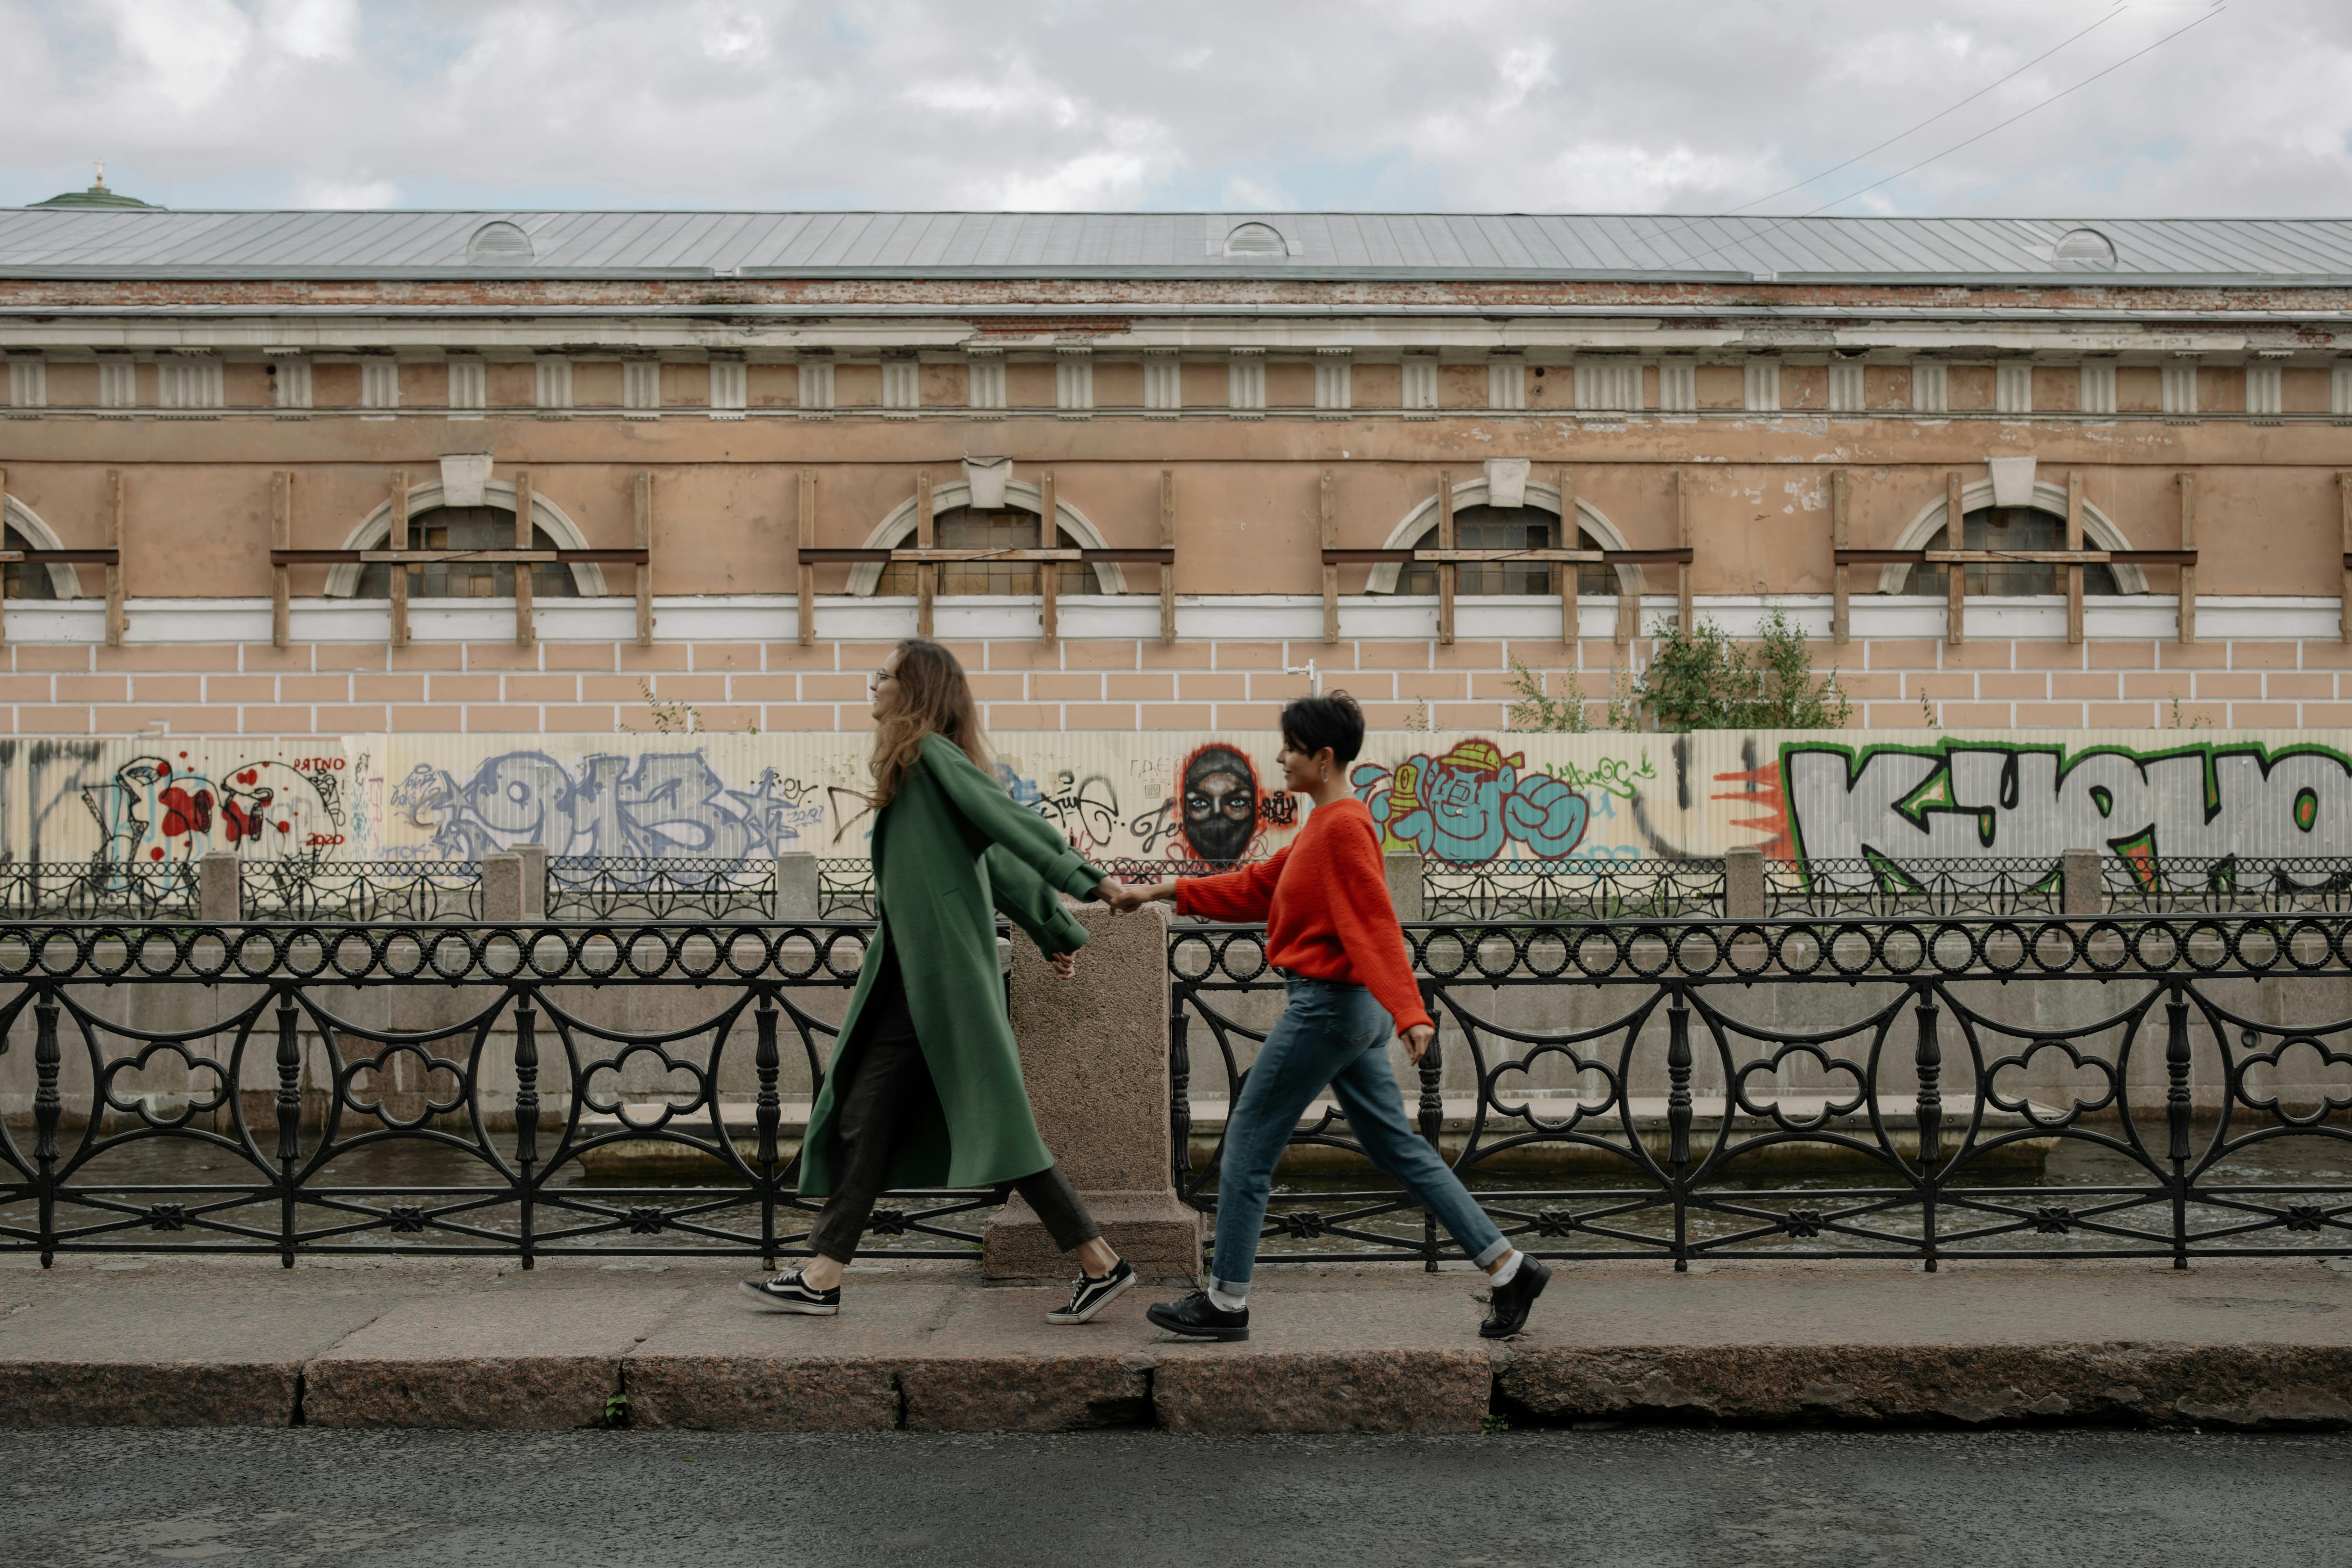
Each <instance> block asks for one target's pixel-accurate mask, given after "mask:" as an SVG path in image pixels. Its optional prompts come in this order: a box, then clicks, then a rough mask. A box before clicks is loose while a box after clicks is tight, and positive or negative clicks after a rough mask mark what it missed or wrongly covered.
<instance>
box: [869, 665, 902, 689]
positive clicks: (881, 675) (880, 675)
mask: <svg viewBox="0 0 2352 1568" xmlns="http://www.w3.org/2000/svg"><path fill="white" fill-rule="evenodd" d="M896 679H898V677H897V676H895V675H893V674H891V673H890V672H889V671H888V670H887V669H877V670H872V671H869V672H868V673H867V675H866V690H868V691H879V690H881V689H882V683H883V682H884V681H886V680H896Z"/></svg>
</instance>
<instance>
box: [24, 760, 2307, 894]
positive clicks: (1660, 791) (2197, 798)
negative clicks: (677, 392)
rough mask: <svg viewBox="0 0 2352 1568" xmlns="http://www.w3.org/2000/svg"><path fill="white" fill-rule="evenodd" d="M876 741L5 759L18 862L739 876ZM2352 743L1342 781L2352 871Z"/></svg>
mask: <svg viewBox="0 0 2352 1568" xmlns="http://www.w3.org/2000/svg"><path fill="white" fill-rule="evenodd" d="M995 744H996V748H997V773H998V776H999V777H1000V778H1001V779H1002V780H1003V783H1004V785H1005V787H1006V789H1007V790H1008V791H1010V792H1011V794H1012V795H1013V797H1014V798H1015V799H1017V800H1019V801H1021V802H1022V803H1023V804H1024V805H1027V806H1029V807H1030V808H1031V809H1032V810H1034V811H1035V812H1037V813H1038V814H1039V815H1040V816H1044V817H1045V819H1046V820H1047V821H1049V822H1051V823H1053V824H1054V826H1055V828H1056V829H1057V830H1058V831H1060V832H1061V833H1062V834H1063V835H1064V836H1065V837H1067V838H1068V839H1069V840H1070V842H1071V843H1073V844H1075V845H1076V846H1078V847H1080V848H1081V849H1082V850H1084V851H1085V852H1086V853H1087V854H1089V855H1092V856H1095V857H1097V858H1135V859H1151V860H1207V861H1218V862H1223V861H1233V860H1239V859H1249V858H1257V857H1261V856H1264V855H1266V854H1269V853H1271V852H1272V851H1273V850H1274V849H1276V848H1277V847H1280V846H1281V845H1282V844H1284V843H1286V842H1287V841H1288V839H1289V838H1290V837H1291V836H1292V835H1293V834H1294V833H1296V832H1297V828H1298V825H1299V823H1300V821H1301V820H1302V818H1303V815H1304V813H1305V811H1306V809H1307V802H1306V801H1305V799H1304V798H1303V797H1299V796H1294V795H1289V794H1287V793H1286V792H1285V791H1284V790H1283V789H1282V788H1281V787H1280V779H1281V773H1280V770H1279V769H1277V768H1276V765H1275V753H1276V751H1277V750H1278V749H1279V742H1278V740H1277V738H1276V737H1274V736H1271V735H1262V734H1240V735H1233V734H1205V733H1191V734H1164V733H1131V732H1062V731H1056V732H1052V733H1020V734H1004V735H1000V736H997V737H995ZM2347 759H2352V734H2347V735H2338V734H2334V733H2327V734H2312V733H2295V732H2291V731H2276V732H2272V731H2227V732H2217V731H2200V732H2199V733H2198V734H2197V736H2196V738H2195V739H2194V740H2191V739H2189V738H2188V737H2187V736H2186V735H2185V734H2184V733H2183V732H2181V731H2114V732H2102V733H2086V734H2083V735H2078V736H2068V737H2065V738H2063V739H2057V740H2046V741H2044V740H2021V739H2019V738H2017V737H2016V736H2015V735H1995V734H1969V733H1958V734H1954V733H1942V732H1937V731H1916V732H1905V731H1895V732H1887V733H1885V734H1883V735H1880V734H1876V733H1874V735H1873V736H1872V738H1871V739H1869V740H1867V741H1864V740H1862V739H1860V738H1859V737H1840V738H1832V737H1828V736H1824V735H1823V734H1822V733H1819V732H1807V733H1802V734H1794V733H1790V734H1780V733H1772V732H1761V731H1759V732H1739V731H1723V732H1715V733H1708V734H1701V735H1619V734H1595V735H1544V734H1517V733H1499V734H1450V733H1438V734H1431V733H1424V732H1412V731H1384V732H1381V733H1378V734H1374V735H1372V736H1370V737H1369V738H1368V741H1367V744H1366V747H1365V752H1364V755H1363V756H1361V757H1360V758H1359V759H1357V761H1356V763H1354V765H1353V766H1352V767H1351V769H1350V770H1349V784H1350V786H1351V787H1352V789H1353V790H1354V793H1355V794H1356V795H1357V796H1358V797H1359V798H1360V799H1361V800H1362V801H1363V802H1364V803H1365V805H1367V806H1369V807H1370V811H1371V814H1372V817H1373V820H1374V821H1376V822H1377V823H1379V824H1380V826H1381V832H1382V834H1383V835H1384V837H1385V839H1386V842H1387V845H1388V847H1390V848H1391V849H1411V850H1417V851H1419V852H1420V853H1421V854H1423V855H1424V856H1428V857H1431V858H1436V859H1441V860H1445V861H1449V862H1454V863H1458V864H1483V863H1486V862H1488V861H1494V860H1560V859H1567V858H1579V857H1581V858H1605V859H1617V860H1631V859H1652V858H1657V859H1679V858H1690V857H1707V856H1716V855H1720V854H1721V853H1722V852H1723V851H1724V850H1725V849H1727V848H1728V847H1733V846H1735V845H1757V846H1759V847H1762V848H1763V849H1764V851H1765V852H1766V853H1767V854H1769V855H1772V856H1776V857H1789V856H1798V855H1801V856H1805V857H1809V858H1836V859H1850V860H1864V859H1878V860H1884V861H1887V862H1892V863H1894V864H1896V865H1901V864H1904V863H1906V862H1909V861H1914V860H1919V859H1926V858H1948V857H1978V856H2000V857H2004V858H2049V859H2053V860H2054V858H2056V857H2057V856H2058V855H2059V854H2061V853H2062V852H2063V851H2064V850H2067V849H2073V848H2092V849H2102V850H2109V851H2112V852H2115V853H2118V854H2124V855H2128V856H2150V855H2161V856H2213V855H2225V854H2233V853H2234V854H2243V855H2261V856H2298V855H2314V856H2347V855H2352V760H2347ZM865 781H866V737H865V736H863V735H859V734H819V735H756V736H755V735H736V734H704V735H676V734H632V735H569V736H553V735H542V736H535V737H533V738H531V739H530V741H529V742H527V743H521V744H518V743H517V742H515V741H513V740H511V739H502V738H499V737H496V736H488V735H357V736H346V737H344V738H342V739H341V740H340V741H332V742H299V743H278V742H268V743H260V744H245V743H239V742H170V741H165V740H157V739H152V738H145V739H138V740H124V741H63V740H60V741H16V742H0V801H4V802H5V809H0V856H5V858H6V859H9V860H12V861H22V860H28V859H38V860H44V861H60V860H65V861H87V860H89V859H91V858H100V859H104V860H108V861H112V862H117V863H130V862H152V861H163V860H176V859H185V858H193V857H195V856H199V855H203V854H206V853H209V852H212V851H215V850H227V851H230V852H232V853H234V854H237V855H241V856H247V857H252V858H270V859H283V858H304V857H314V858H326V859H360V858H412V859H433V860H441V859H448V860H466V859H472V858H475V857H477V856H479V855H481V854H482V853H484V852H486V851H488V850H495V849H502V848H507V847H511V846H514V845H518V844H530V843H536V844H544V845H546V846H547V847H548V848H549V849H550V850H551V852H552V853H554V854H557V855H571V856H597V857H630V858H637V857H667V856H692V857H705V858H722V859H730V860H734V859H742V858H751V857H760V856H768V855H774V854H780V853H785V852H790V851H810V852H814V853H816V854H819V855H824V856H840V857H860V856H863V855H864V854H866V845H867V836H868V834H869V833H870V831H871V827H872V822H871V815H870V813H869V812H868V810H867V808H866V804H865V801H864V798H863V796H862V795H861V794H860V793H859V791H860V787H861V786H862V785H863V784H864V783H865Z"/></svg>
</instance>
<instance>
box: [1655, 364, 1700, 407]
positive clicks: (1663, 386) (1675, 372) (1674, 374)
mask: <svg viewBox="0 0 2352 1568" xmlns="http://www.w3.org/2000/svg"><path fill="white" fill-rule="evenodd" d="M1658 411H1659V412H1660V413H1662V414H1685V415H1696V414H1697V413H1698V361H1696V360H1695V359H1690V358H1675V359H1662V360H1660V361H1659V362H1658Z"/></svg>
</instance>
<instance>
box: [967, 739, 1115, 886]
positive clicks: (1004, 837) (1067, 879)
mask: <svg viewBox="0 0 2352 1568" xmlns="http://www.w3.org/2000/svg"><path fill="white" fill-rule="evenodd" d="M923 765H924V766H925V767H927V768H929V770H930V773H931V777H932V778H933V779H935V780H937V781H938V783H939V786H940V790H941V792H942V793H944V794H945V795H947V797H948V804H950V805H952V806H954V807H955V809H956V811H957V813H958V814H959V815H961V816H962V817H963V819H964V820H965V821H966V822H969V823H971V825H972V826H974V827H977V828H978V829H980V831H981V832H982V833H983V834H985V835H986V836H987V837H988V838H989V840H990V841H991V842H992V843H993V844H995V845H996V846H997V847H1000V848H1002V849H1003V851H1004V852H1005V853H1006V854H1007V855H1010V856H1012V857H1013V858H1016V859H1018V860H1019V861H1021V862H1022V863H1023V864H1024V865H1025V866H1027V867H1028V868H1030V869H1031V870H1032V871H1034V872H1035V873H1036V874H1037V876H1038V878H1039V879H1041V880H1043V881H1044V882H1045V885H1046V886H1047V887H1049V888H1054V889H1059V890H1060V891H1062V892H1065V893H1067V894H1069V895H1070V897H1072V898H1074V899H1092V898H1097V897H1098V896H1100V894H1099V891H1098V890H1099V889H1102V888H1103V887H1104V885H1105V883H1106V880H1107V879H1106V878H1105V877H1104V876H1103V873H1102V870H1101V868H1098V867H1097V866H1095V865H1093V864H1091V863H1089V862H1088V861H1087V858H1086V857H1085V856H1083V855H1081V854H1079V853H1078V852H1077V851H1076V850H1075V849H1073V848H1071V847H1069V846H1068V845H1067V844H1066V843H1064V842H1063V841H1062V836H1061V835H1060V834H1058V833H1056V832H1055V831H1054V829H1053V827H1052V826H1051V825H1050V824H1048V823H1047V822H1046V820H1045V818H1044V817H1042V816H1038V815H1037V814H1036V813H1035V812H1034V811H1031V810H1029V809H1027V808H1026V807H1024V806H1022V805H1018V804H1016V803H1015V802H1014V801H1013V797H1012V796H1011V795H1007V794H1005V793H1004V786H1003V784H999V783H997V782H996V781H995V780H994V779H992V778H991V777H989V776H988V775H987V774H986V773H982V772H981V771H980V764H979V763H975V762H973V761H972V760H971V758H970V757H968V756H966V755H964V753H963V748H962V747H961V746H959V745H957V744H956V743H955V742H953V741H950V740H949V739H948V738H947V737H946V736H944V735H940V734H936V733H934V734H929V735H926V736H924V737H923Z"/></svg>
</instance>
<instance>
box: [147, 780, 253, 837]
mask: <svg viewBox="0 0 2352 1568" xmlns="http://www.w3.org/2000/svg"><path fill="white" fill-rule="evenodd" d="M159 798H160V799H161V801H162V802H163V837H166V838H184V837H189V836H190V835H192V834H197V833H209V832H211V831H212V826H213V792H212V791H210V790H208V789H200V790H198V791H196V793H195V794H194V795H190V794H189V793H188V792H187V791H186V790H184V789H182V788H181V787H180V786H179V785H177V784H173V786H172V787H171V788H170V789H167V790H165V791H164V792H163V795H161V796H160V797H159ZM230 809H232V810H234V809H236V808H235V807H231V808H230ZM231 842H232V843H234V842H235V840H234V839H232V840H231Z"/></svg>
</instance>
